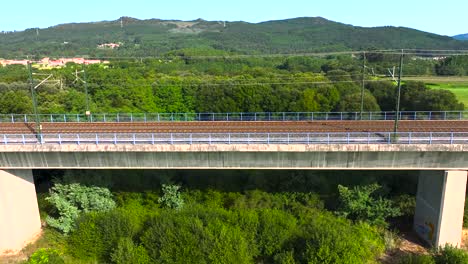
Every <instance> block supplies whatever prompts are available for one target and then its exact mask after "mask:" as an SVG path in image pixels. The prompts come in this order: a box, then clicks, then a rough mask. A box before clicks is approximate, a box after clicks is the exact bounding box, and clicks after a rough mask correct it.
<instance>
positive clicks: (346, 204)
mask: <svg viewBox="0 0 468 264" xmlns="http://www.w3.org/2000/svg"><path fill="white" fill-rule="evenodd" d="M380 188H381V187H380V186H379V185H378V184H375V183H374V184H370V185H366V186H357V187H354V188H353V189H352V190H350V189H348V188H347V187H345V186H342V185H338V192H339V195H340V197H339V200H340V206H339V207H338V210H337V212H336V213H337V214H338V215H340V216H343V217H346V218H349V219H351V220H357V221H365V222H368V223H370V224H372V225H378V226H383V227H386V226H387V223H386V222H385V220H386V219H387V218H388V217H396V216H399V215H401V212H400V210H399V209H398V208H396V207H394V206H393V202H392V201H391V200H388V199H384V198H382V197H378V198H375V197H374V196H373V194H374V193H375V191H377V190H378V189H380Z"/></svg>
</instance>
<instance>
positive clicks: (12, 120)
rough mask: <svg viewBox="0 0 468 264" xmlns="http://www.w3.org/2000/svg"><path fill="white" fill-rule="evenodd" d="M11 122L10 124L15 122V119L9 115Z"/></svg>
mask: <svg viewBox="0 0 468 264" xmlns="http://www.w3.org/2000/svg"><path fill="white" fill-rule="evenodd" d="M11 122H12V123H14V122H15V118H14V117H13V114H11Z"/></svg>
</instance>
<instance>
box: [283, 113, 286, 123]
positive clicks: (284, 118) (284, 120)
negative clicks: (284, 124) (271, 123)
mask: <svg viewBox="0 0 468 264" xmlns="http://www.w3.org/2000/svg"><path fill="white" fill-rule="evenodd" d="M285 116H286V114H285V113H284V112H283V121H285Z"/></svg>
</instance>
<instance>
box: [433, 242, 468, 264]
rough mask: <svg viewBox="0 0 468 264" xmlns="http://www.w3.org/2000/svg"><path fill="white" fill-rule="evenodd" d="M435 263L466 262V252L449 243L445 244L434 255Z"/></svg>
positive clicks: (453, 263) (467, 260)
mask: <svg viewBox="0 0 468 264" xmlns="http://www.w3.org/2000/svg"><path fill="white" fill-rule="evenodd" d="M434 259H435V263H436V264H445V263H450V264H466V263H468V253H467V252H466V251H465V250H463V249H459V248H456V247H453V246H450V245H446V246H445V247H443V248H442V249H440V251H439V252H438V253H436V254H435V255H434Z"/></svg>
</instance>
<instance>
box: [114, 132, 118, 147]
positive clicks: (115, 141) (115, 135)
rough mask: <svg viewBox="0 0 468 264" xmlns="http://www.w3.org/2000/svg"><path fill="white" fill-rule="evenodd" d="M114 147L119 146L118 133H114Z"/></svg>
mask: <svg viewBox="0 0 468 264" xmlns="http://www.w3.org/2000/svg"><path fill="white" fill-rule="evenodd" d="M114 145H117V133H114Z"/></svg>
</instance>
